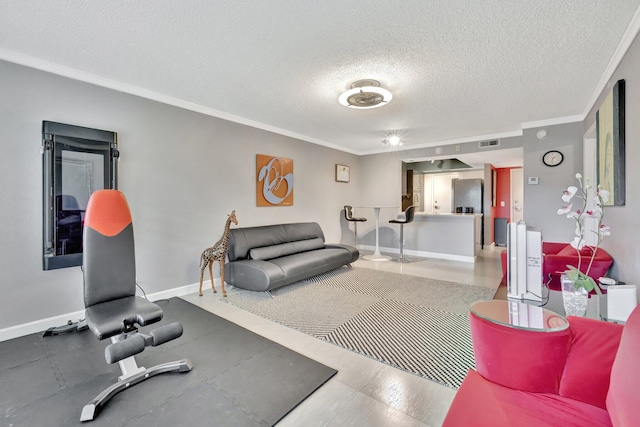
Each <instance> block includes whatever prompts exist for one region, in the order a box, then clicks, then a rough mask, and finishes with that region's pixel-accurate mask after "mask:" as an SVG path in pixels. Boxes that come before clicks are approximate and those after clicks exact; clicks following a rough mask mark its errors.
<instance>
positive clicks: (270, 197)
mask: <svg viewBox="0 0 640 427" xmlns="http://www.w3.org/2000/svg"><path fill="white" fill-rule="evenodd" d="M256 203H257V205H258V206H293V160H291V159H285V158H283V157H274V156H266V155H264V154H257V155H256Z"/></svg>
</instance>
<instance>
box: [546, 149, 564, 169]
mask: <svg viewBox="0 0 640 427" xmlns="http://www.w3.org/2000/svg"><path fill="white" fill-rule="evenodd" d="M563 160H564V155H563V154H562V153H561V152H559V151H557V150H551V151H547V152H546V153H544V155H543V156H542V163H544V164H545V165H547V166H558V165H559V164H560V163H562V161H563Z"/></svg>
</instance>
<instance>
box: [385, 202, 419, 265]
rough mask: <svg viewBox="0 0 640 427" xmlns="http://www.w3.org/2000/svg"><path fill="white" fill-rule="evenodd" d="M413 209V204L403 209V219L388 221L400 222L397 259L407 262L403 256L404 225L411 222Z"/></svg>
mask: <svg viewBox="0 0 640 427" xmlns="http://www.w3.org/2000/svg"><path fill="white" fill-rule="evenodd" d="M415 209H416V207H415V206H409V207H408V208H407V209H406V210H405V211H404V220H402V219H392V220H390V221H389V223H390V224H400V258H398V261H400V262H408V261H407V260H405V258H404V225H405V224H409V223H411V222H413V214H414V211H415Z"/></svg>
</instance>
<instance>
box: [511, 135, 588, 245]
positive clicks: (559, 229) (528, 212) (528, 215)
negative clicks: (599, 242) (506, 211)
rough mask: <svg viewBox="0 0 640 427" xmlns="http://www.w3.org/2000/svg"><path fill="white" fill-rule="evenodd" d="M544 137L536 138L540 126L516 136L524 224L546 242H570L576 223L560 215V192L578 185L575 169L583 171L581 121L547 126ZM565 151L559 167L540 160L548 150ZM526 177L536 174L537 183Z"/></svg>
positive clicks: (561, 203)
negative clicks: (520, 159) (521, 158)
mask: <svg viewBox="0 0 640 427" xmlns="http://www.w3.org/2000/svg"><path fill="white" fill-rule="evenodd" d="M544 129H545V130H546V131H547V137H546V138H545V139H538V138H537V137H536V133H537V131H538V130H539V129H527V130H525V131H524V134H523V135H522V136H521V137H519V138H518V139H521V140H522V146H523V156H524V220H525V222H526V223H527V225H529V226H532V227H536V228H539V229H540V230H541V231H542V239H543V240H544V241H547V242H569V241H571V240H572V239H573V236H574V231H575V223H574V222H573V221H572V220H570V219H568V218H567V217H566V216H559V215H558V214H557V211H558V209H559V208H560V207H561V206H562V205H563V204H564V203H563V202H562V199H561V197H562V192H563V191H564V190H566V188H567V187H568V186H570V185H577V184H578V181H577V180H576V178H575V175H576V173H577V172H580V173H582V138H583V133H584V132H583V130H582V123H571V124H565V125H557V126H547V127H545V128H544ZM551 149H553V150H558V151H560V152H562V154H564V160H563V161H562V163H561V164H560V165H558V166H554V167H549V166H545V165H544V164H543V163H542V156H543V155H544V153H546V152H547V151H549V150H551ZM529 177H538V182H539V184H538V185H530V184H528V183H527V179H528V178H529Z"/></svg>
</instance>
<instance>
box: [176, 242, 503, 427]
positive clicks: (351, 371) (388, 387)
mask: <svg viewBox="0 0 640 427" xmlns="http://www.w3.org/2000/svg"><path fill="white" fill-rule="evenodd" d="M500 250H501V249H500V248H496V249H494V250H484V251H482V253H481V255H480V256H478V257H477V261H476V262H475V263H465V262H456V261H446V260H435V259H424V258H415V257H414V258H412V261H413V262H411V263H405V264H400V263H397V262H393V261H390V262H372V261H366V260H363V259H360V260H358V261H356V263H355V266H357V267H363V268H373V269H380V270H385V271H391V272H395V273H400V274H408V275H412V276H421V277H430V278H436V279H442V280H450V281H453V282H458V283H465V284H469V285H474V286H485V287H489V288H496V287H497V286H498V283H499V282H500V279H501V277H502V273H501V270H500V257H499V254H500ZM365 253H366V252H365ZM219 295H220V294H219V293H218V294H215V295H214V294H212V293H210V292H207V293H206V294H205V295H204V296H202V297H198V295H197V294H196V293H194V294H191V295H188V296H186V297H183V298H184V299H186V300H187V301H189V302H192V303H194V304H196V305H198V306H200V307H202V308H205V309H207V310H209V311H211V312H212V313H215V314H217V315H219V316H221V317H224V318H225V319H228V320H230V321H232V322H234V323H236V324H238V325H240V326H243V327H245V328H247V329H249V330H251V331H253V332H255V333H257V334H260V335H262V336H264V337H266V338H269V339H270V340H272V341H275V342H278V343H280V344H282V345H284V346H286V347H288V348H290V349H292V350H294V351H297V352H298V353H301V354H304V355H306V356H308V357H310V358H312V359H314V360H317V361H319V362H321V363H324V364H325V365H327V366H330V367H332V368H335V369H337V370H338V374H337V375H336V376H334V377H333V378H332V379H331V380H329V381H328V382H327V384H325V385H324V386H322V387H321V388H320V389H319V390H317V391H316V392H315V393H314V394H312V395H311V396H310V397H309V398H308V399H306V400H305V401H304V402H303V403H302V404H301V405H299V406H298V407H297V408H296V409H294V410H293V411H292V412H291V413H290V414H289V415H287V416H286V417H285V418H284V419H283V420H282V421H281V422H280V423H279V424H278V426H281V427H289V426H291V427H294V426H295V427H297V426H305V427H310V426H327V427H337V426H340V427H344V426H365V425H366V426H372V427H375V426H394V427H395V426H415V427H418V426H432V427H435V426H439V425H441V424H442V421H443V420H444V417H445V415H446V413H447V410H448V408H449V405H450V404H451V401H452V399H453V397H454V395H455V390H452V389H450V388H448V387H445V386H442V385H439V384H436V383H434V382H431V381H429V380H426V379H423V378H421V377H418V376H416V375H412V374H409V373H407V372H405V371H402V370H400V369H396V368H393V367H391V366H388V365H385V364H383V363H380V362H376V361H374V360H372V359H369V358H367V357H364V356H361V355H358V354H356V353H353V352H351V351H348V350H345V349H342V348H340V347H338V346H335V345H333V344H329V343H326V342H323V341H320V340H318V339H315V338H313V337H311V336H308V335H306V334H304V333H302V332H298V331H295V330H293V329H290V328H287V327H285V326H281V325H279V324H276V323H274V322H271V321H269V320H267V319H264V318H261V317H258V316H256V315H253V314H251V313H249V312H246V311H244V310H242V309H239V308H237V307H233V306H231V305H230V304H226V303H224V302H222V301H220V297H219ZM265 369H268V368H267V367H265Z"/></svg>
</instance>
